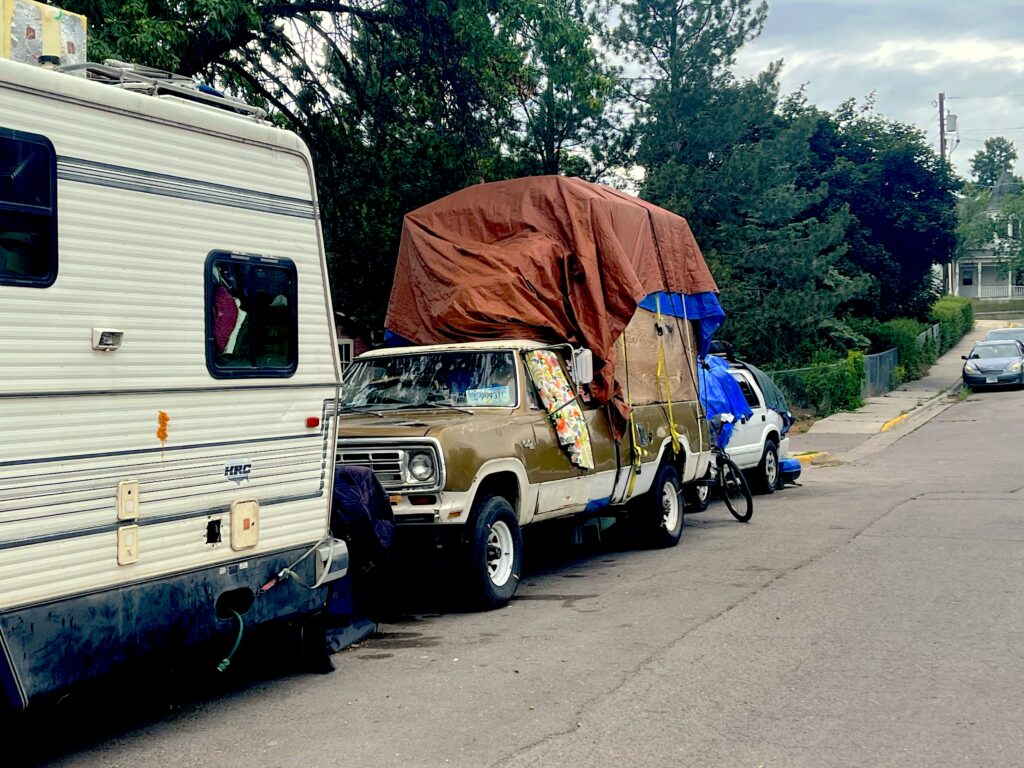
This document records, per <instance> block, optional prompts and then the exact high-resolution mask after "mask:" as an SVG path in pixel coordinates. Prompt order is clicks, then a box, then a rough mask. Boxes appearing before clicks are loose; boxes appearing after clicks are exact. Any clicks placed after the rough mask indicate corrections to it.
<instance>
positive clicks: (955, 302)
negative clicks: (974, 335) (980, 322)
mask: <svg viewBox="0 0 1024 768" xmlns="http://www.w3.org/2000/svg"><path fill="white" fill-rule="evenodd" d="M931 319H932V321H933V322H936V323H939V324H940V325H941V326H942V343H941V344H940V346H939V352H940V354H941V353H942V352H946V351H948V350H949V349H952V348H953V346H954V345H955V344H956V343H957V342H958V341H960V339H961V338H963V335H964V334H965V333H967V332H968V331H969V330H971V328H972V327H973V325H974V312H973V310H972V309H971V302H970V301H969V300H967V299H962V298H959V297H957V296H943V297H942V298H941V299H939V300H938V301H937V302H935V305H934V306H933V307H932V311H931Z"/></svg>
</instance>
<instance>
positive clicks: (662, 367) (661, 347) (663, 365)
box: [654, 293, 686, 455]
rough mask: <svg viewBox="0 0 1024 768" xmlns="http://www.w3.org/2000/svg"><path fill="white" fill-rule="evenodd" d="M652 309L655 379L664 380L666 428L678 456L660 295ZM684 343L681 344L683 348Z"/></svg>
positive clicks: (678, 445) (677, 439)
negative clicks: (655, 337)
mask: <svg viewBox="0 0 1024 768" xmlns="http://www.w3.org/2000/svg"><path fill="white" fill-rule="evenodd" d="M654 308H655V309H656V310H657V314H658V372H657V378H658V381H659V382H660V381H661V379H662V377H663V376H664V378H665V398H666V400H668V428H669V434H671V435H672V453H673V454H675V455H679V451H680V449H681V447H682V446H681V444H680V442H679V431H678V430H677V429H676V416H675V413H673V410H672V382H671V377H670V376H669V374H668V363H667V361H666V359H665V337H664V332H665V324H664V322H662V315H661V295H660V294H657V293H656V294H654ZM685 344H686V342H685V341H684V342H683V345H684V347H685Z"/></svg>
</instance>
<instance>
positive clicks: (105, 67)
mask: <svg viewBox="0 0 1024 768" xmlns="http://www.w3.org/2000/svg"><path fill="white" fill-rule="evenodd" d="M59 70H60V71H61V72H69V73H82V74H84V75H85V76H86V77H87V78H88V79H90V80H94V81H96V82H100V83H107V84H109V85H114V86H117V87H119V88H124V89H125V90H129V91H136V92H139V93H146V94H149V95H151V96H159V95H161V94H166V95H171V96H177V97H179V98H182V99H187V100H189V101H195V102H199V103H201V104H207V105H209V106H212V107H217V108H219V109H225V110H228V111H230V112H235V113H236V114H240V115H245V116H247V117H251V118H254V119H256V120H263V119H265V118H266V116H267V113H266V111H265V110H263V109H260V108H259V107H254V106H253V105H252V104H246V103H245V102H244V101H242V100H240V99H234V98H232V97H230V96H225V95H224V94H222V93H221V92H220V91H217V90H215V89H213V88H211V87H210V86H208V85H203V84H201V83H197V82H196V81H195V80H193V79H192V78H191V77H186V76H185V75H176V74H173V73H172V72H164V71H163V70H161V69H153V68H152V67H145V66H142V65H140V64H129V63H127V62H124V61H117V60H115V59H107V60H105V61H104V62H103V63H102V64H97V63H95V62H91V61H87V62H85V63H84V64H68V65H65V66H63V67H59Z"/></svg>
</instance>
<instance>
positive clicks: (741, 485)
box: [718, 456, 754, 523]
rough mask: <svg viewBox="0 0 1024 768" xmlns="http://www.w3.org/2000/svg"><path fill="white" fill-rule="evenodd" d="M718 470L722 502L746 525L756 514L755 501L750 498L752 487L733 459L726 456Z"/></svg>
mask: <svg viewBox="0 0 1024 768" xmlns="http://www.w3.org/2000/svg"><path fill="white" fill-rule="evenodd" d="M721 462H722V463H721V465H720V466H719V468H718V481H719V486H718V487H719V491H720V492H721V494H722V501H724V502H725V506H727V507H728V508H729V511H730V512H732V516H733V517H735V518H736V519H737V520H739V521H740V522H741V523H746V522H748V521H749V520H750V517H751V516H752V515H753V514H754V500H753V498H752V497H751V496H750V487H749V486H748V485H747V481H746V480H745V479H744V477H743V473H742V472H740V468H739V467H737V466H736V464H735V462H733V460H732V459H730V458H727V457H725V456H723V457H722V459H721Z"/></svg>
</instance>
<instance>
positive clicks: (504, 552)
mask: <svg viewBox="0 0 1024 768" xmlns="http://www.w3.org/2000/svg"><path fill="white" fill-rule="evenodd" d="M474 506H475V507H476V508H475V510H474V513H475V514H474V516H473V523H472V526H473V527H472V530H471V533H470V535H471V537H472V538H471V539H470V541H469V546H468V547H467V551H468V562H467V573H466V579H467V586H468V592H469V598H470V600H471V601H472V603H473V606H474V607H476V608H478V609H481V610H491V609H493V608H501V607H502V606H504V605H507V604H508V601H509V600H511V599H512V596H513V595H515V593H516V588H517V587H518V586H519V576H520V570H521V568H522V563H523V535H522V531H520V529H519V521H518V520H516V513H515V510H514V509H513V508H512V505H511V504H509V502H508V500H507V499H505V498H504V497H503V496H484V497H483V498H481V499H480V500H479V501H478V502H477V503H476V504H475V505H474Z"/></svg>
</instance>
